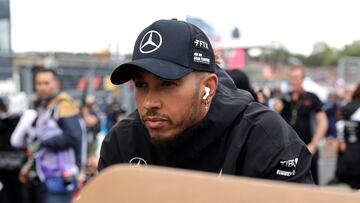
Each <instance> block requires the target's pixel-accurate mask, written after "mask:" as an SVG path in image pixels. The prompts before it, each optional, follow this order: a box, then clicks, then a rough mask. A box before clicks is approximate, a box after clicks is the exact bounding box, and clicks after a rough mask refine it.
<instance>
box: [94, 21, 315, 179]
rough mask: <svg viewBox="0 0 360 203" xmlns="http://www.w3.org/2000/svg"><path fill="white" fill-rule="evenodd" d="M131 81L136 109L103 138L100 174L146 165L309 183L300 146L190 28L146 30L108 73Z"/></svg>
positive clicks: (160, 25) (157, 25) (162, 25)
mask: <svg viewBox="0 0 360 203" xmlns="http://www.w3.org/2000/svg"><path fill="white" fill-rule="evenodd" d="M131 79H132V80H133V81H134V84H135V88H136V89H135V100H136V105H137V110H136V111H135V112H133V113H132V114H131V115H130V116H129V117H128V118H127V119H124V120H122V121H121V122H119V123H117V124H116V125H115V126H114V127H113V128H112V129H111V130H110V132H109V135H108V136H106V137H105V140H104V141H103V143H102V148H101V153H100V160H99V165H98V169H99V170H102V169H103V168H105V167H107V166H110V165H112V164H117V163H133V164H151V165H160V166H169V167H176V168H183V169H193V170H201V171H209V172H215V173H219V174H234V175H241V176H250V177H259V178H269V179H277V180H289V181H294V182H307V183H309V182H312V178H311V173H310V172H309V168H310V160H311V156H310V153H309V151H308V150H307V148H306V146H305V145H304V144H303V142H302V141H301V140H300V139H299V138H298V136H297V135H296V133H295V132H294V131H293V130H292V129H291V127H290V126H289V125H288V124H286V122H285V121H284V120H283V119H282V118H281V117H280V116H279V115H278V114H276V113H275V112H273V111H270V110H269V109H267V108H266V107H264V106H262V105H260V104H258V103H256V102H253V98H252V97H251V95H250V94H249V93H248V92H246V91H243V90H240V89H237V88H236V86H235V84H234V83H233V81H232V80H231V79H230V77H229V76H228V75H227V74H226V73H225V71H224V70H222V69H221V68H219V67H218V66H217V65H216V64H215V56H214V52H213V49H212V47H211V44H210V42H209V40H208V38H207V37H206V35H205V34H204V33H203V32H202V31H201V30H200V29H199V28H197V27H195V26H194V25H192V24H189V23H186V22H183V21H178V20H175V19H173V20H159V21H156V22H154V23H153V24H151V25H150V26H149V27H147V28H145V29H144V30H143V31H142V32H141V33H140V35H139V36H138V38H137V41H136V43H135V47H134V52H133V60H132V61H131V62H129V63H125V64H122V65H120V66H119V67H118V68H117V69H115V70H114V71H113V73H112V75H111V81H112V83H114V84H121V83H124V82H126V81H128V80H131Z"/></svg>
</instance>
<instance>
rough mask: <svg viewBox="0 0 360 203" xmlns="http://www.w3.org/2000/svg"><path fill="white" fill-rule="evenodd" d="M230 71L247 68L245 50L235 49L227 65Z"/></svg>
mask: <svg viewBox="0 0 360 203" xmlns="http://www.w3.org/2000/svg"><path fill="white" fill-rule="evenodd" d="M226 65H227V67H228V68H229V69H243V68H244V67H245V50H244V49H241V48H237V49H234V50H233V51H232V54H231V56H230V57H229V59H228V60H227V63H226Z"/></svg>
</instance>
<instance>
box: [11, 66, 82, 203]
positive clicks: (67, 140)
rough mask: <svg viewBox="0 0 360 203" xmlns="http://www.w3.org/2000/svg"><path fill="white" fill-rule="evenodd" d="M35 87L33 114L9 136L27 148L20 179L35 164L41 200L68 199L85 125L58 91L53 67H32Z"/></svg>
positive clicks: (77, 168) (79, 160)
mask: <svg viewBox="0 0 360 203" xmlns="http://www.w3.org/2000/svg"><path fill="white" fill-rule="evenodd" d="M35 89H36V94H37V97H38V100H37V101H36V118H35V119H34V121H33V122H32V124H31V126H30V128H29V129H28V130H25V131H23V130H19V131H17V130H15V131H14V133H13V135H12V137H11V139H12V140H11V141H12V142H11V143H12V145H13V146H15V147H18V148H25V147H26V149H27V154H28V161H27V163H26V164H25V165H24V166H23V167H22V169H21V171H20V179H23V180H24V179H25V180H26V179H27V178H28V177H29V169H30V168H31V166H32V165H33V164H35V165H36V172H37V175H38V177H39V179H40V181H41V185H40V187H41V188H40V190H41V194H42V197H43V199H42V202H46V203H47V202H51V203H57V202H61V203H66V202H70V201H71V199H72V197H73V192H74V190H75V189H76V187H77V176H78V175H79V173H80V171H81V169H82V168H83V166H84V165H85V156H86V138H85V136H86V134H85V133H86V129H85V125H84V124H83V122H82V120H81V119H80V114H79V108H78V106H76V105H75V103H74V101H73V99H72V98H71V97H70V96H69V95H68V94H66V93H65V92H60V82H59V78H58V75H57V73H56V71H55V70H54V69H45V68H37V69H36V70H35ZM17 128H18V126H17ZM19 128H22V127H21V126H19ZM19 132H21V133H19ZM29 137H31V138H32V139H31V140H29V139H28V138H29Z"/></svg>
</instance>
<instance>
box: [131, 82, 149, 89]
mask: <svg viewBox="0 0 360 203" xmlns="http://www.w3.org/2000/svg"><path fill="white" fill-rule="evenodd" d="M134 84H135V87H136V88H144V87H146V83H145V82H143V81H134Z"/></svg>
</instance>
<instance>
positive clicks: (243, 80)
mask: <svg viewBox="0 0 360 203" xmlns="http://www.w3.org/2000/svg"><path fill="white" fill-rule="evenodd" d="M226 73H227V74H229V76H230V77H231V79H232V80H233V81H234V83H235V85H236V87H237V88H239V89H242V90H246V91H248V92H250V94H251V95H252V96H253V97H254V99H255V101H257V94H256V93H255V91H254V89H253V88H252V86H251V83H250V80H249V77H248V76H247V75H246V73H245V72H244V71H242V70H239V69H231V70H226Z"/></svg>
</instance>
